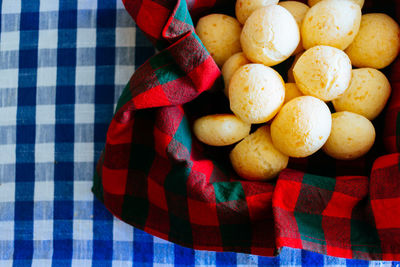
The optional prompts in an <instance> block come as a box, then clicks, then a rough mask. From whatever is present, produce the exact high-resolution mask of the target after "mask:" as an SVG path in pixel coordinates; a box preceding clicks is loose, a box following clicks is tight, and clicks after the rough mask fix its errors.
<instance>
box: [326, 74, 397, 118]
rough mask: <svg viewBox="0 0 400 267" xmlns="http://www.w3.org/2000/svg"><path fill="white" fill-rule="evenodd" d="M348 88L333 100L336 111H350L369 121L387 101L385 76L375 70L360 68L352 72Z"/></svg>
mask: <svg viewBox="0 0 400 267" xmlns="http://www.w3.org/2000/svg"><path fill="white" fill-rule="evenodd" d="M352 73H353V77H352V78H351V82H350V86H349V88H348V89H347V90H346V92H345V93H344V94H343V95H342V96H341V97H339V98H336V99H335V100H333V101H332V102H333V106H334V107H335V110H336V111H351V112H354V113H357V114H360V115H363V116H364V117H366V118H367V119H369V120H373V119H375V118H376V117H377V116H378V115H379V113H381V111H382V110H383V108H384V107H385V105H386V102H387V101H388V99H389V96H390V92H391V87H390V83H389V81H388V79H387V78H386V76H385V75H384V74H383V73H382V72H380V71H379V70H376V69H371V68H362V69H355V70H353V71H352Z"/></svg>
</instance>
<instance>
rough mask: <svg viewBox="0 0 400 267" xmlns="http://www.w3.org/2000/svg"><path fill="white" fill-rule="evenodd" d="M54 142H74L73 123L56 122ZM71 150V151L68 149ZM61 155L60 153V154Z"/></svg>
mask: <svg viewBox="0 0 400 267" xmlns="http://www.w3.org/2000/svg"><path fill="white" fill-rule="evenodd" d="M55 130H56V142H57V143H66V142H69V143H73V142H74V125H73V124H56V127H55ZM70 152H72V151H70ZM61 156H62V155H61Z"/></svg>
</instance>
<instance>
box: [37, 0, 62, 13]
mask: <svg viewBox="0 0 400 267" xmlns="http://www.w3.org/2000/svg"><path fill="white" fill-rule="evenodd" d="M58 2H59V1H58V0H40V7H39V10H40V11H41V12H43V11H58V9H59V4H58Z"/></svg>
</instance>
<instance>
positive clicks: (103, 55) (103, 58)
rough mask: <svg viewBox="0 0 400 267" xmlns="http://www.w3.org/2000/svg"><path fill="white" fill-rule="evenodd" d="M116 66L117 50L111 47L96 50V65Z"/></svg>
mask: <svg viewBox="0 0 400 267" xmlns="http://www.w3.org/2000/svg"><path fill="white" fill-rule="evenodd" d="M114 64H115V49H114V48H111V47H101V48H97V50H96V65H97V66H101V65H109V66H114Z"/></svg>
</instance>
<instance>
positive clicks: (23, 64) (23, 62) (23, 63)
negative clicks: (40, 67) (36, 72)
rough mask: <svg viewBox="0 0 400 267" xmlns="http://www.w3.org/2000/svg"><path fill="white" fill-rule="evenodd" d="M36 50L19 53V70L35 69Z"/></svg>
mask: <svg viewBox="0 0 400 267" xmlns="http://www.w3.org/2000/svg"><path fill="white" fill-rule="evenodd" d="M37 62H38V58H37V50H36V49H28V50H21V51H19V68H20V69H35V68H36V67H37Z"/></svg>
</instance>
